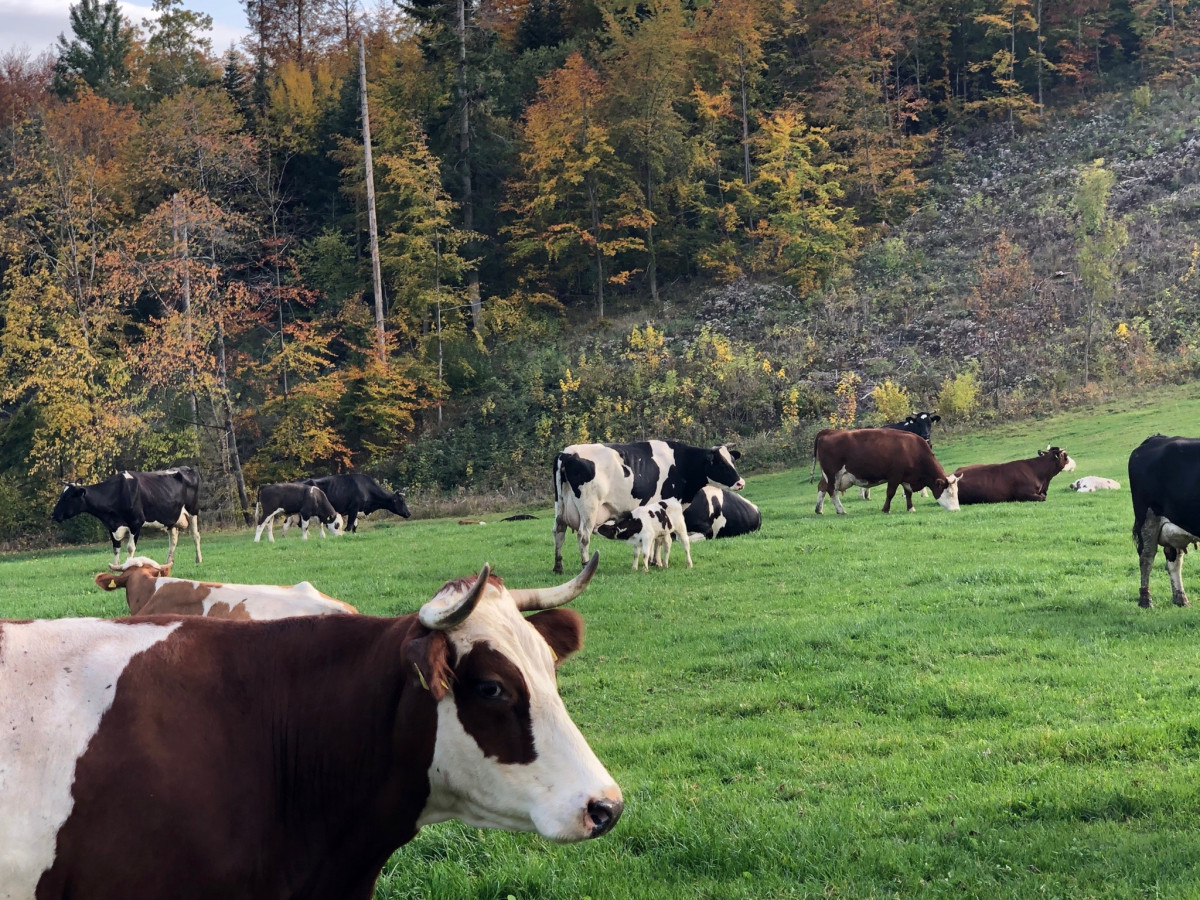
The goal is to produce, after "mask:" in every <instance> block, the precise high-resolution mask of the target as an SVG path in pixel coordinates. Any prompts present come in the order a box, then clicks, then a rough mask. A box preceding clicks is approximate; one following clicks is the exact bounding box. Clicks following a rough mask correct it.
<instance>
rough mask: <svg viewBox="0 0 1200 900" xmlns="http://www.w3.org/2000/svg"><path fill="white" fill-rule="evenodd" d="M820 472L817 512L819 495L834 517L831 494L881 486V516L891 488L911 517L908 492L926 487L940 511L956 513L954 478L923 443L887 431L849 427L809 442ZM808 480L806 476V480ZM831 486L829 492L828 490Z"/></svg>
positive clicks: (828, 430)
mask: <svg viewBox="0 0 1200 900" xmlns="http://www.w3.org/2000/svg"><path fill="white" fill-rule="evenodd" d="M817 466H820V467H821V476H822V477H821V483H820V484H819V485H818V486H817V512H818V513H820V512H821V510H822V507H823V506H824V505H825V495H826V494H830V495H831V496H832V497H833V505H834V507H836V509H837V511H838V514H839V515H845V513H846V510H845V509H844V508H843V507H842V501H841V500H840V499H839V497H838V495H837V491H844V490H846V489H847V488H849V487H853V486H854V485H857V486H859V487H874V486H875V485H877V484H886V485H887V498H886V499H885V500H884V503H883V511H884V512H891V508H892V497H894V496H895V495H896V488H898V487H903V488H904V499H905V501H906V502H907V503H908V510H909V512H912V508H913V502H912V495H913V491H919V490H922V489H924V488H929V489H930V490H931V491H932V492H933V496H934V497H935V498H937V502H938V503H940V504H941V505H942V506H944V507H945V508H946V509H950V510H955V509H958V484H957V482H958V479H957V478H955V477H954V476H953V475H947V474H946V472H945V471H944V470H943V469H942V467H941V465H940V464H939V463H938V461H937V458H936V457H935V456H934V455H933V450H932V449H930V447H929V444H928V443H926V441H925V439H924V438H921V437H918V436H917V435H915V434H910V433H909V432H907V431H895V430H893V429H889V428H855V429H852V430H849V431H841V430H838V429H836V428H826V429H825V430H824V431H820V432H818V433H817V437H816V440H815V441H813V470H814V471H815V470H816V467H817ZM810 480H811V475H810ZM831 486H832V490H831V489H830V488H831Z"/></svg>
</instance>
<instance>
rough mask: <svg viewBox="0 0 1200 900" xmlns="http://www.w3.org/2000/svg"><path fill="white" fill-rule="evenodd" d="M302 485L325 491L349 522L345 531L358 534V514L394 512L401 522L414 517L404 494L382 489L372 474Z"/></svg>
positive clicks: (312, 480)
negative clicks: (309, 485) (378, 510)
mask: <svg viewBox="0 0 1200 900" xmlns="http://www.w3.org/2000/svg"><path fill="white" fill-rule="evenodd" d="M301 484H311V485H314V486H316V487H319V488H320V489H321V490H323V491H324V492H325V496H326V497H328V498H329V502H330V503H332V504H333V508H334V509H335V510H336V511H337V512H339V513H341V514H342V515H343V516H344V517H345V519H346V524H345V526H344V528H343V531H344V532H345V531H358V514H359V513H362V514H363V515H364V516H365V515H368V514H370V513H373V512H375V510H377V509H384V510H387V511H388V512H393V513H395V514H396V515H398V516H400V517H401V518H402V519H408V518H411V517H412V513H410V512H409V511H408V504H407V503H405V502H404V495H403V494H402V493H400V492H399V491H395V492H392V491H388V490H386V489H385V488H382V487H380V486H379V482H378V481H376V480H375V479H374V478H372V477H371V476H370V475H362V474H360V473H358V472H353V473H351V474H349V475H326V476H325V477H324V478H306V479H304V481H302V482H301ZM322 527H324V526H322Z"/></svg>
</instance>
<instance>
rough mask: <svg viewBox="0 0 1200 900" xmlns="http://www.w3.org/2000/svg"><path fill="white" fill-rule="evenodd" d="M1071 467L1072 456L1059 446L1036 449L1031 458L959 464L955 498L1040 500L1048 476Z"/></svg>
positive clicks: (985, 501)
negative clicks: (1036, 452) (971, 464)
mask: <svg viewBox="0 0 1200 900" xmlns="http://www.w3.org/2000/svg"><path fill="white" fill-rule="evenodd" d="M1074 468H1075V460H1073V459H1071V457H1069V456H1068V455H1067V451H1066V450H1063V449H1061V448H1060V447H1049V448H1047V449H1045V450H1039V451H1038V455H1037V456H1035V457H1032V458H1031V459H1015V460H1013V461H1012V462H1006V463H980V464H976V465H973V466H960V467H959V468H958V469H955V471H954V474H955V475H957V476H958V502H959V503H964V504H965V503H1014V502H1018V501H1023V500H1036V501H1043V500H1045V499H1046V491H1047V490H1048V489H1049V487H1050V479H1051V478H1053V477H1054V476H1055V475H1057V474H1058V473H1059V472H1070V471H1071V470H1072V469H1074Z"/></svg>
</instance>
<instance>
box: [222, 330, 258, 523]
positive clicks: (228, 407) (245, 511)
mask: <svg viewBox="0 0 1200 900" xmlns="http://www.w3.org/2000/svg"><path fill="white" fill-rule="evenodd" d="M227 372H228V370H227V368H226V365H225V324H224V321H223V320H222V317H221V315H219V314H218V316H217V384H218V386H219V387H220V389H221V411H222V413H224V417H225V435H226V439H227V440H228V441H229V465H230V467H231V468H232V469H233V478H234V482H235V483H236V484H237V492H238V501H239V502H240V503H241V504H242V519H243V520H244V521H245V523H246V524H247V525H253V524H254V521H253V516H252V515H251V513H250V497H249V495H248V494H247V493H246V478H245V476H244V475H243V474H242V459H241V456H240V454H239V453H238V445H237V431H236V430H235V429H234V426H233V401H232V400H231V399H230V397H229V382H228V381H227V378H226V376H227Z"/></svg>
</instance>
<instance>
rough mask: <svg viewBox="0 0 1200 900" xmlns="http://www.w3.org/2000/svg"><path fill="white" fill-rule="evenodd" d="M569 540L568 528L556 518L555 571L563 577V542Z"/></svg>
mask: <svg viewBox="0 0 1200 900" xmlns="http://www.w3.org/2000/svg"><path fill="white" fill-rule="evenodd" d="M566 539H567V526H566V523H565V522H563V520H562V519H560V518H558V516H555V517H554V571H555V572H556V573H557V574H559V575H561V574H562V570H563V566H562V548H563V541H565V540H566Z"/></svg>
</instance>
